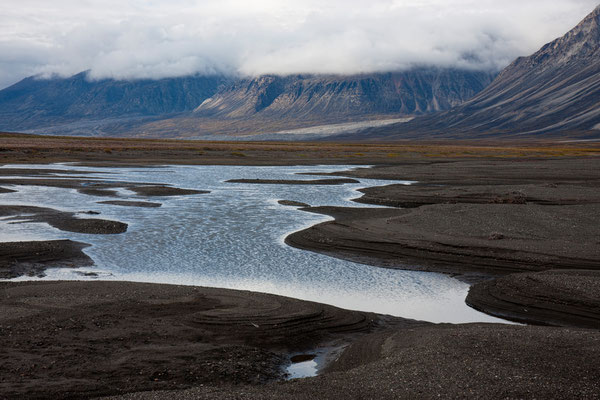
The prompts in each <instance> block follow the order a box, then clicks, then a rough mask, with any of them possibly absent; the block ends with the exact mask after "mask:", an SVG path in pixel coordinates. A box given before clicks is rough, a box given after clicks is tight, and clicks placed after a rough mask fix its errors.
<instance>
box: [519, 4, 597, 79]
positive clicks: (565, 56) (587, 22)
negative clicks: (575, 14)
mask: <svg viewBox="0 0 600 400" xmlns="http://www.w3.org/2000/svg"><path fill="white" fill-rule="evenodd" d="M599 57H600V6H598V7H596V8H595V9H594V11H592V12H591V13H590V14H589V15H588V16H587V17H585V18H584V19H583V21H581V22H580V23H579V24H578V25H577V26H576V27H575V28H573V29H572V30H571V31H569V32H567V34H566V35H564V36H563V37H560V38H558V39H556V40H554V41H552V42H550V43H548V44H547V45H545V46H544V47H542V48H541V49H540V50H539V51H538V52H537V53H535V54H534V55H532V56H531V57H528V58H527V59H520V60H518V61H521V62H522V61H527V63H528V65H529V66H535V65H539V64H546V63H551V64H552V66H553V67H556V66H558V65H564V64H567V63H569V62H571V61H572V60H574V59H579V60H582V59H596V60H597V59H598V58H599Z"/></svg>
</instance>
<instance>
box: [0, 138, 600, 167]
mask: <svg viewBox="0 0 600 400" xmlns="http://www.w3.org/2000/svg"><path fill="white" fill-rule="evenodd" d="M577 156H600V143H599V142H542V141H535V142H534V141H529V142H503V141H498V142H492V141H477V142H466V141H465V142H463V141H439V142H433V141H429V142H396V143H362V142H361V143H357V142H353V143H328V142H216V141H215V142H207V141H191V140H166V139H116V138H81V137H61V136H36V135H24V134H12V133H0V163H3V164H10V163H52V162H67V161H75V162H84V163H94V164H96V163H104V162H106V163H110V164H165V163H169V164H204V165H211V164H215V165H219V164H222V165H231V164H234V165H289V164H324V163H326V164H399V163H403V162H406V161H407V160H410V161H418V160H419V159H423V160H429V161H431V159H456V158H477V157H481V158H487V157H490V158H513V157H515V158H521V157H536V158H538V157H541V158H554V157H577Z"/></svg>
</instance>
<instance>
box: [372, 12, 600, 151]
mask: <svg viewBox="0 0 600 400" xmlns="http://www.w3.org/2000/svg"><path fill="white" fill-rule="evenodd" d="M363 133H366V132H363ZM564 133H583V134H586V135H588V136H594V137H597V136H600V6H598V7H596V9H595V10H594V11H593V12H592V13H591V14H589V15H588V16H587V17H586V18H585V19H584V20H583V21H581V23H579V24H578V25H577V26H576V27H575V28H573V29H572V30H571V31H569V32H568V33H567V34H566V35H564V36H563V37H560V38H558V39H556V40H554V41H552V42H550V43H548V44H546V45H545V46H543V47H542V48H541V49H540V50H539V51H537V52H536V53H534V54H533V55H531V56H529V57H520V58H518V59H516V60H515V61H514V62H513V63H512V64H510V65H509V66H508V67H506V68H505V69H504V70H503V71H502V72H500V74H499V75H498V77H497V78H496V79H495V80H494V81H493V82H492V83H491V84H490V85H489V86H488V87H487V88H485V89H484V90H483V91H481V92H480V93H479V94H477V95H476V96H474V97H473V98H472V99H471V100H469V101H467V102H465V103H464V104H462V105H459V106H457V107H453V108H452V109H451V110H449V111H445V112H441V113H437V114H435V115H430V116H424V117H420V118H415V119H414V120H412V121H410V122H409V123H406V124H397V125H389V126H386V127H383V128H375V129H372V130H370V132H368V136H369V137H370V138H382V139H396V138H423V137H437V138H440V137H446V138H451V137H459V138H465V137H467V138H476V137H499V136H512V137H518V136H523V135H526V136H539V135H542V134H544V135H557V134H564Z"/></svg>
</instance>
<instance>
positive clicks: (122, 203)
mask: <svg viewBox="0 0 600 400" xmlns="http://www.w3.org/2000/svg"><path fill="white" fill-rule="evenodd" d="M98 204H112V205H114V206H124V207H145V208H157V207H160V206H161V205H162V204H161V203H151V202H149V201H128V200H109V201H99V202H98Z"/></svg>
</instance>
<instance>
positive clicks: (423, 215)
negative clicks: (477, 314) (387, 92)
mask: <svg viewBox="0 0 600 400" xmlns="http://www.w3.org/2000/svg"><path fill="white" fill-rule="evenodd" d="M571 161H572V163H571V164H569V162H568V161H566V160H535V161H531V162H529V164H530V165H527V164H528V163H525V162H524V163H522V164H517V165H516V166H515V164H514V163H511V162H510V161H507V162H505V163H502V162H501V161H498V160H495V161H494V162H493V164H491V165H490V162H488V161H468V162H467V161H462V162H455V163H423V164H419V165H406V166H388V167H376V168H372V169H358V170H353V171H345V172H337V173H334V174H329V175H333V176H351V177H357V178H375V179H390V180H391V179H397V180H415V179H416V180H419V183H418V184H414V185H408V186H407V185H398V184H390V185H388V186H380V187H372V188H365V189H361V190H360V192H362V193H363V194H364V195H363V196H362V197H361V198H359V199H356V200H355V201H357V202H359V203H368V204H375V205H386V206H389V207H404V208H402V209H398V208H387V209H373V208H348V207H307V208H303V209H302V210H304V211H308V212H316V213H320V214H325V215H329V216H332V217H334V220H333V221H327V222H323V223H320V224H317V225H314V226H312V227H309V228H307V229H304V230H301V231H297V232H294V233H292V234H290V235H289V236H287V237H286V239H285V242H286V243H287V244H289V245H291V246H294V247H297V248H301V249H304V250H310V251H314V252H318V253H322V254H326V255H329V256H333V257H338V258H342V259H347V260H351V261H354V262H360V263H364V264H369V265H374V266H378V267H386V268H395V269H412V270H424V271H432V272H441V273H446V274H450V275H453V276H455V277H457V278H459V279H461V280H465V281H467V282H470V283H475V286H472V288H471V292H472V293H474V294H473V295H471V298H472V299H475V298H476V299H477V300H476V301H475V300H473V301H467V304H469V305H472V306H474V308H476V309H477V310H479V311H483V312H486V313H488V314H490V315H493V316H500V317H507V318H508V319H517V320H518V321H519V322H527V323H533V324H553V325H556V324H558V325H569V326H582V327H594V328H599V327H600V325H598V323H597V322H590V321H589V320H586V319H585V318H577V317H574V318H571V319H570V320H569V318H566V319H565V318H564V317H562V318H559V319H558V323H557V321H556V319H555V317H554V316H553V313H559V314H560V311H558V309H559V308H560V307H561V306H560V305H558V304H557V303H553V302H552V301H550V302H549V303H548V304H549V305H547V306H548V307H556V308H557V309H556V310H554V311H553V312H549V311H548V310H541V309H536V308H529V309H528V310H527V313H523V312H522V309H521V308H522V307H521V308H520V306H519V299H518V298H515V297H514V296H516V292H514V291H513V292H510V291H508V292H502V293H499V291H500V290H501V289H500V287H505V286H501V285H499V284H497V282H495V281H490V282H485V281H487V280H489V279H493V278H496V277H503V276H505V275H509V277H508V278H506V279H505V280H507V279H510V274H513V273H519V272H532V273H533V272H541V271H546V270H552V269H563V270H565V272H561V273H562V274H563V276H565V277H568V276H569V272H568V270H580V269H588V270H592V271H598V270H600V246H599V245H600V195H599V193H600V173H598V171H599V170H598V168H600V160H598V159H597V158H596V159H587V160H571ZM452 164H454V168H452ZM559 166H560V167H561V170H560V173H556V174H554V175H550V174H549V172H548V171H553V170H555V168H556V167H559ZM500 167H502V168H500ZM532 167H535V168H532ZM582 169H585V173H582ZM467 181H468V182H470V183H469V184H466V182H467ZM576 274H577V272H573V274H572V275H573V276H575V275H576ZM573 276H571V277H570V278H571V279H573ZM500 279H503V278H500ZM498 282H504V281H502V280H499V281H498ZM567 282H568V280H567V279H565V281H564V282H563V285H564V286H565V287H564V288H563V289H564V290H569V284H568V283H567ZM521 284H522V285H525V286H524V287H523V288H521V292H520V293H524V292H526V291H527V290H534V288H530V287H529V286H528V285H526V284H525V283H523V281H521ZM491 287H494V288H495V290H496V292H495V294H494V295H492V294H491V291H490V288H491ZM480 288H481V289H480ZM560 289H561V288H560V287H559V288H558V289H557V290H560ZM475 293H476V294H477V297H475ZM547 295H548V296H552V293H550V292H548V293H547ZM499 298H502V299H503V300H502V305H501V308H502V312H499V311H498V307H500V306H499V300H498V299H499ZM590 301H592V308H594V307H598V308H600V297H596V298H594V299H592V300H590ZM552 304H554V306H552ZM571 311H573V312H575V310H574V309H571ZM563 312H564V311H563ZM567 312H568V311H567ZM561 321H562V322H561ZM567 321H568V322H567Z"/></svg>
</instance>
